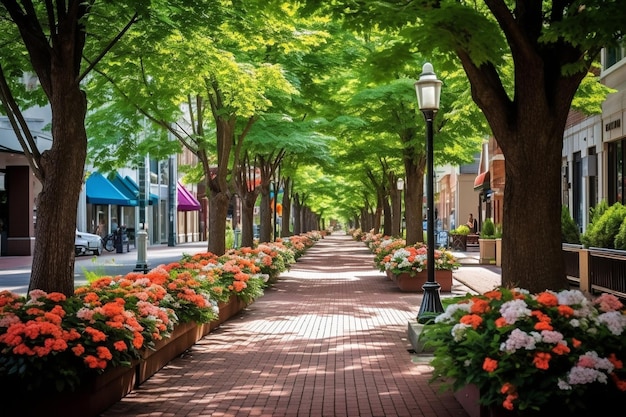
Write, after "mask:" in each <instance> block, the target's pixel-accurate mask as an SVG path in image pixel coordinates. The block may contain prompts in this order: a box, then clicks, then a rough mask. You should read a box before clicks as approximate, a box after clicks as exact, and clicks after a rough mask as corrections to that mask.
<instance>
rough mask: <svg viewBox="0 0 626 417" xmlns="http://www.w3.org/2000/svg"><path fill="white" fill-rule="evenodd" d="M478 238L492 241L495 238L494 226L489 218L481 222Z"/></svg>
mask: <svg viewBox="0 0 626 417" xmlns="http://www.w3.org/2000/svg"><path fill="white" fill-rule="evenodd" d="M480 237H481V238H482V239H493V238H495V237H496V225H495V224H494V223H493V220H491V219H490V218H486V219H485V221H484V222H483V227H482V229H481V231H480Z"/></svg>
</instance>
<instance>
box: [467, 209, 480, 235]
mask: <svg viewBox="0 0 626 417" xmlns="http://www.w3.org/2000/svg"><path fill="white" fill-rule="evenodd" d="M465 224H466V225H467V227H469V229H470V232H471V233H474V234H476V233H478V221H477V220H476V219H475V218H474V216H473V215H472V213H470V214H469V218H468V219H467V223H465Z"/></svg>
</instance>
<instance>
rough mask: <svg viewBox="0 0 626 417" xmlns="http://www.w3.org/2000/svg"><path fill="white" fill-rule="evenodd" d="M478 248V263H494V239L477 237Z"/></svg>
mask: <svg viewBox="0 0 626 417" xmlns="http://www.w3.org/2000/svg"><path fill="white" fill-rule="evenodd" d="M478 246H479V248H480V263H481V264H483V265H489V264H495V263H496V240H495V239H478Z"/></svg>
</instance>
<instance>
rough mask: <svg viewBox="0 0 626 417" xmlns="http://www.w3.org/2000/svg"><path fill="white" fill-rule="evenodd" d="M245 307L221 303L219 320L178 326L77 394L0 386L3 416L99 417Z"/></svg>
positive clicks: (235, 302) (235, 300) (233, 299)
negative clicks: (4, 398)
mask: <svg viewBox="0 0 626 417" xmlns="http://www.w3.org/2000/svg"><path fill="white" fill-rule="evenodd" d="M245 307H246V304H245V303H244V302H243V301H241V300H240V299H239V297H237V296H231V298H230V300H229V301H228V302H227V303H220V314H219V319H217V320H214V321H212V322H211V323H206V324H202V325H198V324H196V323H193V322H191V323H183V324H179V325H177V326H176V327H175V329H174V330H173V331H172V334H171V337H169V338H167V339H163V340H160V341H158V342H157V343H156V346H155V349H154V350H152V349H150V350H145V351H144V352H143V355H142V358H141V359H140V360H138V361H137V362H135V363H133V364H132V365H131V366H129V367H122V366H120V367H117V368H112V369H110V370H107V371H106V372H104V373H103V374H101V375H94V376H93V377H92V378H88V379H86V380H85V381H84V382H83V383H81V386H80V388H79V389H78V390H77V391H73V392H71V391H68V392H61V393H58V392H53V393H45V394H43V393H40V392H37V391H34V392H22V391H19V390H16V391H17V392H12V391H11V390H10V387H4V384H1V388H3V389H4V390H3V395H5V396H6V401H5V402H4V403H3V408H2V412H3V414H2V415H7V416H20V417H43V416H63V417H96V416H98V415H99V414H100V413H102V412H103V411H105V410H106V409H107V408H109V407H111V406H112V405H113V404H115V403H117V402H118V401H119V400H121V399H122V398H124V397H125V396H126V395H128V394H129V393H130V392H131V391H132V390H133V389H134V388H135V387H137V386H138V385H140V384H141V383H143V382H145V381H146V380H147V379H148V378H150V377H151V376H152V375H154V374H155V373H156V372H158V371H159V370H160V369H161V368H163V367H164V366H165V365H167V364H168V363H169V362H170V361H171V360H172V359H174V358H176V357H178V356H179V355H181V354H182V353H183V352H184V351H185V350H187V349H189V348H190V347H191V346H193V345H194V344H195V343H196V342H197V341H198V340H200V339H201V338H202V337H203V336H205V335H206V334H208V333H210V331H211V330H213V329H215V328H216V327H218V326H219V325H220V324H221V323H223V322H225V321H226V320H228V319H229V318H231V317H233V316H234V315H236V314H238V313H239V312H241V310H243V309H244V308H245ZM7 390H8V391H7ZM13 394H15V395H13Z"/></svg>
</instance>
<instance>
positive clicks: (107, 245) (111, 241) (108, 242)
mask: <svg viewBox="0 0 626 417" xmlns="http://www.w3.org/2000/svg"><path fill="white" fill-rule="evenodd" d="M102 247H103V248H104V249H106V250H107V251H108V252H113V250H114V249H115V233H109V234H108V235H106V236H105V237H103V238H102Z"/></svg>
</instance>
